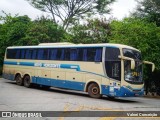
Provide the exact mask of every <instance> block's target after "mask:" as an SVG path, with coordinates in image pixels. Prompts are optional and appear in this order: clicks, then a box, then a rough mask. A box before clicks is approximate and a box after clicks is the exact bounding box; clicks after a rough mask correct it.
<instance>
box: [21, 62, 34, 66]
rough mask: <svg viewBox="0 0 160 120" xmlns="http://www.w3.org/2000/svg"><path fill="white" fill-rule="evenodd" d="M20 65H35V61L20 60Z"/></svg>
mask: <svg viewBox="0 0 160 120" xmlns="http://www.w3.org/2000/svg"><path fill="white" fill-rule="evenodd" d="M19 65H22V66H34V63H33V62H20V63H19Z"/></svg>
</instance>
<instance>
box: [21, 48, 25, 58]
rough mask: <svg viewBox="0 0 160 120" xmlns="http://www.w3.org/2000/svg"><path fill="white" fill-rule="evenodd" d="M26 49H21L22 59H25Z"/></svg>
mask: <svg viewBox="0 0 160 120" xmlns="http://www.w3.org/2000/svg"><path fill="white" fill-rule="evenodd" d="M25 51H26V50H25V49H21V54H20V59H25Z"/></svg>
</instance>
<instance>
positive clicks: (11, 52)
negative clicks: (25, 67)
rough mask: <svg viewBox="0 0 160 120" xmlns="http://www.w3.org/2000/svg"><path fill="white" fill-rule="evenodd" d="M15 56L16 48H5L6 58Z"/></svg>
mask: <svg viewBox="0 0 160 120" xmlns="http://www.w3.org/2000/svg"><path fill="white" fill-rule="evenodd" d="M15 56H16V49H7V58H8V59H15Z"/></svg>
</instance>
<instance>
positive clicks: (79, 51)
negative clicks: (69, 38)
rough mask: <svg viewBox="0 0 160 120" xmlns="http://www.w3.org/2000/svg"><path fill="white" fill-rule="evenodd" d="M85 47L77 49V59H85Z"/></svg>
mask: <svg viewBox="0 0 160 120" xmlns="http://www.w3.org/2000/svg"><path fill="white" fill-rule="evenodd" d="M83 51H84V49H83V48H78V49H77V61H83Z"/></svg>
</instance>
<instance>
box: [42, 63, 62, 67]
mask: <svg viewBox="0 0 160 120" xmlns="http://www.w3.org/2000/svg"><path fill="white" fill-rule="evenodd" d="M43 66H44V67H47V68H60V64H49V63H44V64H43Z"/></svg>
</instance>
